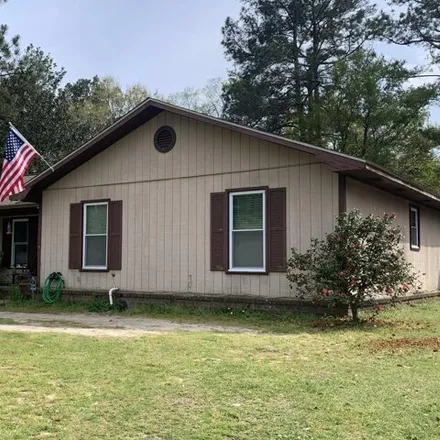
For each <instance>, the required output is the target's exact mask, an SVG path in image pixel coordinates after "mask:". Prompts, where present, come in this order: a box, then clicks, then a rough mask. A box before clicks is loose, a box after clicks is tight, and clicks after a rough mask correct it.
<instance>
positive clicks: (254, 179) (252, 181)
mask: <svg viewBox="0 0 440 440" xmlns="http://www.w3.org/2000/svg"><path fill="white" fill-rule="evenodd" d="M248 174H249V186H250V187H254V186H260V172H259V171H251V172H250V173H248Z"/></svg>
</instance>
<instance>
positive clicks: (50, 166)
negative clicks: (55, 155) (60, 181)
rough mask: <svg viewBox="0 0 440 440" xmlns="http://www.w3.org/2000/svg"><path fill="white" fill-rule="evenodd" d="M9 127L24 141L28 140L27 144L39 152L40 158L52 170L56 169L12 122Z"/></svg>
mask: <svg viewBox="0 0 440 440" xmlns="http://www.w3.org/2000/svg"><path fill="white" fill-rule="evenodd" d="M9 128H10V129H11V130H12V131H13V132H14V133H15V134H16V135H17V136H18V137H19V138H21V139H22V140H23V141H24V142H26V143H27V144H29V146H30V147H32V148H33V149H34V151H35V152H36V153H37V154H38V156H40V159H41V160H42V161H43V162H44V163H45V164H46V165H47V166H48V167H49V168H50V169H51V170H52V171H55V170H54V169H53V166H52V165H51V164H50V163H49V162H48V161H47V160H46V159H45V158H44V157H43V156H42V155H41V154H40V153H39V152H38V151H37V150H36V149H35V148H34V146H33V145H32V144H31V143H30V142H29V141H28V140H27V139H26V138H25V137H24V136H23V135H22V134H21V133H20V132H19V131H18V130H17V129H16V128H15V127H14V126H13V125H12V123H11V122H9Z"/></svg>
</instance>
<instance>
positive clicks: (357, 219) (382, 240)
mask: <svg viewBox="0 0 440 440" xmlns="http://www.w3.org/2000/svg"><path fill="white" fill-rule="evenodd" d="M395 217H396V216H395V214H394V213H393V214H391V215H388V214H385V215H384V216H382V217H378V216H373V215H369V216H367V217H363V216H362V215H361V213H360V212H359V211H357V210H354V211H352V212H349V213H343V214H341V215H340V216H339V217H338V218H337V221H336V227H335V230H334V232H332V233H331V234H328V235H327V236H326V238H325V239H324V240H322V241H320V240H317V239H314V240H312V243H311V247H310V249H309V250H308V251H306V252H305V253H302V254H301V253H299V252H298V251H297V250H296V249H292V256H291V257H290V259H289V261H288V269H287V279H288V280H289V282H290V286H291V287H292V288H293V287H296V289H297V293H298V295H300V296H302V297H304V296H306V295H310V294H311V295H313V297H314V300H315V301H317V302H319V303H321V304H322V303H324V304H327V305H329V306H331V307H340V306H348V307H350V309H351V311H352V316H353V320H354V321H357V320H358V319H359V318H358V311H359V308H361V307H362V306H364V305H366V303H368V302H369V301H370V300H371V299H372V298H373V297H374V296H375V295H376V294H386V295H388V296H389V297H390V298H392V299H396V298H397V297H398V296H399V295H403V294H405V293H406V292H408V291H409V290H410V289H411V288H415V287H417V284H418V282H417V276H416V274H415V271H414V269H413V267H412V265H411V264H410V263H409V262H408V261H407V260H406V259H405V255H404V250H403V247H402V246H401V244H400V243H401V240H402V232H401V230H400V228H399V227H396V226H394V225H393V223H394V219H395Z"/></svg>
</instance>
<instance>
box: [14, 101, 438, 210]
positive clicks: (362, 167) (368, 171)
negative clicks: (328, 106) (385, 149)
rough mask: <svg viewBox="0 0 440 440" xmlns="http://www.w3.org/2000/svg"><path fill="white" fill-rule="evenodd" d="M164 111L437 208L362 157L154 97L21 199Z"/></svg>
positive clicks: (39, 179)
mask: <svg viewBox="0 0 440 440" xmlns="http://www.w3.org/2000/svg"><path fill="white" fill-rule="evenodd" d="M163 111H167V112H170V113H174V114H178V115H181V116H185V117H189V118H193V119H195V120H197V121H200V122H205V123H209V124H213V125H215V126H217V127H222V128H226V129H229V130H233V131H235V132H238V133H242V134H245V135H248V136H252V137H255V138H258V139H261V140H264V141H268V142H272V143H275V144H278V145H282V146H284V147H287V148H292V149H295V150H299V151H303V152H305V153H309V154H313V155H314V156H315V157H316V159H317V160H318V161H320V162H322V163H324V164H326V165H328V166H329V167H330V168H331V169H332V170H334V171H337V172H339V173H343V174H345V175H347V176H350V177H352V178H354V179H356V180H359V181H361V182H364V183H367V184H369V185H372V186H375V187H378V188H381V189H384V190H385V191H388V192H391V193H393V194H395V195H398V196H400V197H405V198H408V199H409V200H412V201H414V202H416V203H420V204H423V205H426V206H430V207H433V208H436V209H439V210H440V198H439V197H437V196H435V195H434V194H431V193H429V192H428V191H426V190H424V189H422V188H420V187H417V186H415V185H413V184H411V183H409V182H407V181H405V180H403V179H401V178H400V177H398V176H396V175H394V174H392V173H390V172H388V171H386V170H385V169H383V168H381V167H379V166H377V165H374V164H372V163H369V162H367V161H365V160H363V159H358V158H355V157H352V156H349V155H347V154H343V153H339V152H337V151H334V150H329V149H326V148H322V147H316V146H314V145H310V144H306V143H304V142H298V141H294V140H291V139H288V138H285V137H283V136H278V135H274V134H270V133H266V132H263V131H260V130H256V129H254V128H249V127H245V126H242V125H239V124H235V123H233V122H228V121H225V120H223V119H219V118H215V117H212V116H207V115H204V114H201V113H198V112H195V111H193V110H188V109H185V108H182V107H178V106H176V105H172V104H168V103H165V102H163V101H159V100H157V99H154V98H148V99H146V100H145V101H144V102H142V103H141V104H139V105H138V106H137V107H135V108H134V109H133V110H131V111H130V112H128V113H127V114H126V115H125V116H123V117H122V118H120V119H119V120H118V121H116V122H115V123H114V124H113V125H111V126H110V127H108V128H106V129H105V130H103V131H102V132H101V133H99V134H98V135H96V136H95V137H94V138H92V139H90V140H89V141H88V142H86V143H85V144H83V145H82V146H81V147H79V148H78V149H77V150H75V151H73V152H72V153H70V154H69V155H67V156H66V157H65V158H63V159H62V160H60V161H59V162H58V163H56V164H55V165H54V166H53V169H54V171H51V170H50V169H47V170H46V171H44V172H42V173H41V174H40V175H38V176H36V177H35V178H33V179H32V180H31V181H30V182H29V184H28V188H27V189H26V190H25V191H24V192H23V193H21V196H20V199H21V200H23V201H29V202H31V201H32V202H33V201H39V200H40V198H41V192H42V191H43V190H44V189H45V188H47V187H48V186H50V185H52V184H53V183H55V182H56V181H58V180H59V179H61V178H62V177H64V176H65V175H66V174H68V173H70V172H71V171H73V170H74V169H76V168H78V167H79V166H81V165H82V164H84V163H85V162H87V161H88V160H90V159H91V158H92V157H94V156H96V155H98V154H99V153H101V152H102V151H104V150H105V149H107V148H108V147H110V146H111V145H113V144H114V143H115V142H117V141H118V140H120V139H122V138H123V137H124V136H126V135H128V134H129V133H131V132H132V131H133V130H135V129H137V128H138V127H140V126H141V125H143V124H145V123H146V122H148V121H150V120H151V119H153V118H154V117H156V116H157V115H158V114H159V113H161V112H163Z"/></svg>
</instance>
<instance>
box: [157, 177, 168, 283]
mask: <svg viewBox="0 0 440 440" xmlns="http://www.w3.org/2000/svg"><path fill="white" fill-rule="evenodd" d="M157 202H158V203H157V208H156V210H157V219H156V222H157V226H156V232H157V250H156V260H157V265H156V273H157V278H156V279H157V281H156V283H157V291H158V292H163V291H164V277H165V267H164V266H165V233H166V231H165V204H166V203H165V182H164V181H163V180H162V181H159V182H157Z"/></svg>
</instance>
